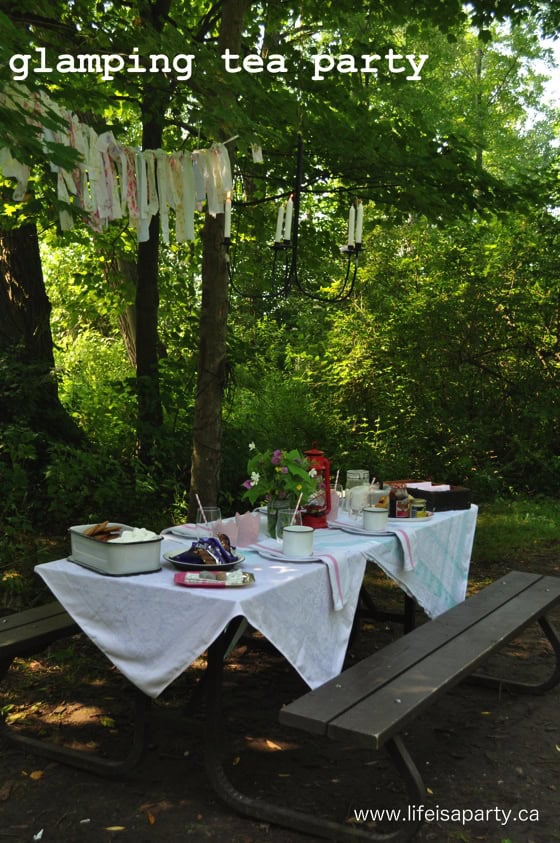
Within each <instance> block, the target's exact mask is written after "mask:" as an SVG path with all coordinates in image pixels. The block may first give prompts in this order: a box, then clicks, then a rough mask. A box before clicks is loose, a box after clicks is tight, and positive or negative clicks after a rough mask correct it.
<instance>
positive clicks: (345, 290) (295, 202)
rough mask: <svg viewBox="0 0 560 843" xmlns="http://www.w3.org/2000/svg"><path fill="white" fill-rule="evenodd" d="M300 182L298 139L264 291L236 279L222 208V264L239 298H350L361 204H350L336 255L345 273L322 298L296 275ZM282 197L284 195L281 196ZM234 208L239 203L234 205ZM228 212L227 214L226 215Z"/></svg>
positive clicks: (228, 228)
mask: <svg viewBox="0 0 560 843" xmlns="http://www.w3.org/2000/svg"><path fill="white" fill-rule="evenodd" d="M302 182H303V141H302V138H301V136H298V144H297V161H296V173H295V185H294V189H293V192H292V193H291V194H290V195H289V198H288V200H287V202H286V205H285V207H284V206H281V208H280V210H279V212H278V219H277V224H276V234H275V239H274V243H272V244H271V246H270V248H271V249H272V264H271V273H270V286H269V289H268V290H267V291H265V292H259V293H256V292H252V293H249V292H247V291H244V290H242V289H241V288H240V287H239V285H238V283H237V278H236V265H235V260H234V258H235V245H234V243H233V241H232V238H231V202H230V204H229V208H228V207H227V205H226V221H225V230H224V246H225V249H226V264H227V271H228V277H229V281H230V284H231V286H232V288H233V289H234V290H235V292H236V293H238V294H239V295H240V296H242V297H244V298H250V299H269V298H280V297H283V298H287V297H288V296H289V295H290V293H292V292H293V291H295V292H298V293H301V294H302V295H303V296H305V297H306V298H309V299H313V300H314V301H319V302H324V303H328V304H335V303H337V302H341V301H344V300H345V299H348V298H350V296H351V295H352V293H353V291H354V287H355V283H356V278H357V274H358V266H359V260H360V255H361V253H362V252H363V251H364V249H363V245H362V224H363V205H362V202H361V201H356V204H354V202H353V203H352V204H351V207H350V213H349V218H348V242H347V244H346V245H344V246H342V247H341V248H340V253H341V255H342V257H343V259H344V261H345V270H344V274H343V278H342V280H341V281H340V282H339V288H338V291H337V292H336V293H332V294H331V295H322V294H320V293H316V292H314V291H312V290H309V289H307V288H306V287H305V285H304V284H303V282H302V281H301V279H300V275H299V272H298V245H299V223H300V202H301V194H302ZM283 196H285V194H284V195H283ZM283 196H280V197H279V196H274V197H270V198H267V199H266V200H264V201H277V200H278V199H279V198H283ZM236 205H237V206H238V207H240V206H242V205H243V203H236ZM228 211H229V214H228Z"/></svg>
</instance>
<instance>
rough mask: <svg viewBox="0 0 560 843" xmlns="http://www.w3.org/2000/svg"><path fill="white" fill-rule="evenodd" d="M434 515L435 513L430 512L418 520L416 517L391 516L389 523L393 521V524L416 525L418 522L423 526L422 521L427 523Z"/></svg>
mask: <svg viewBox="0 0 560 843" xmlns="http://www.w3.org/2000/svg"><path fill="white" fill-rule="evenodd" d="M433 514H434V513H433V512H428V514H427V515H421V516H420V518H417V517H416V515H414V516H412V515H406V516H404V515H401V516H400V517H398V518H397V517H396V516H395V515H390V516H389V521H392V523H393V524H394V523H395V522H398V521H414V523H416V522H417V521H418V523H419V524H421V523H422V521H427V520H428V519H429V518H431V517H432V515H433Z"/></svg>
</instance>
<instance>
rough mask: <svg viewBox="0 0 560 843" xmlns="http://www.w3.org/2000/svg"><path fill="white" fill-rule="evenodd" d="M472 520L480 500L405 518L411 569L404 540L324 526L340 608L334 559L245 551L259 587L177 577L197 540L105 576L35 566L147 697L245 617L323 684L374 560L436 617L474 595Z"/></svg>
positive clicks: (309, 678)
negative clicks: (147, 568)
mask: <svg viewBox="0 0 560 843" xmlns="http://www.w3.org/2000/svg"><path fill="white" fill-rule="evenodd" d="M475 525H476V507H471V510H466V511H461V512H450V513H437V514H436V515H434V516H433V518H431V519H429V522H426V523H424V524H422V525H411V524H410V523H409V524H407V525H406V526H405V525H402V524H399V525H398V528H399V530H401V529H402V530H405V531H407V533H412V532H413V531H416V534H415V538H414V540H413V542H412V556H411V560H412V562H411V564H412V565H413V567H412V568H411V569H410V570H405V560H404V558H403V553H402V540H397V538H396V537H395V536H383V537H369V536H356V535H351V534H349V533H345V532H342V531H341V530H317V531H316V533H315V542H314V553H316V554H317V555H320V554H321V552H323V553H325V554H330V555H331V556H334V557H336V560H337V563H338V566H339V568H340V573H341V577H342V581H343V583H344V601H343V605H342V607H340V606H339V607H338V608H336V607H335V604H334V600H333V590H332V588H333V586H332V580H331V577H330V575H329V568H328V567H327V565H326V564H323V563H322V562H313V563H294V562H276V561H270V560H267V559H263V558H262V557H260V556H259V555H258V554H257V553H256V552H255V551H252V550H247V549H244V550H243V551H242V552H243V554H244V556H245V561H244V562H243V569H244V570H247V571H251V572H252V573H253V574H254V576H255V583H254V584H253V585H250V586H246V587H242V588H224V589H203V588H193V589H190V588H185V587H182V586H179V585H176V584H175V583H174V580H173V576H174V573H175V570H174V568H173V567H172V566H171V564H170V563H169V562H168V561H166V560H165V559H164V558H163V553H165V552H166V551H170V550H178V551H179V550H180V549H181V544H182V546H183V547H185V543H186V544H189V543H190V542H188V540H183V541H182V540H181V539H180V538H177V537H171V536H169V535H166V536H165V537H164V540H163V542H162V548H161V550H162V568H161V570H160V571H157V572H155V573H149V574H141V575H138V576H131V577H108V576H103V575H102V574H98V573H96V572H94V571H90V570H88V569H86V568H82V567H80V566H79V565H76V564H74V563H72V562H70V561H69V560H67V559H59V560H57V561H56V562H48V563H46V564H42V565H38V566H36V568H35V570H36V572H37V573H38V574H39V576H41V577H42V579H43V580H44V582H45V583H46V584H47V586H48V587H49V589H50V590H51V591H52V592H53V594H54V595H55V597H56V598H57V599H58V600H59V601H60V603H61V604H62V605H63V606H64V608H65V609H66V610H67V611H68V612H69V614H70V615H71V616H72V617H73V619H74V620H75V621H76V622H77V624H78V625H79V626H80V628H81V629H82V630H83V631H84V633H85V634H86V635H87V636H88V637H89V638H90V639H91V640H92V641H93V642H94V643H95V644H96V645H97V647H99V649H100V650H101V651H102V652H103V653H105V655H106V656H107V657H108V658H109V659H110V661H111V662H112V663H113V664H114V665H115V666H116V667H117V668H118V669H119V670H120V671H121V672H122V673H123V674H124V675H125V676H126V677H127V678H128V679H129V680H130V681H131V682H132V683H133V684H135V685H136V686H137V687H139V688H140V689H141V690H142V691H144V693H146V694H147V695H148V696H151V697H157V696H158V695H159V694H160V693H161V692H162V691H163V690H164V689H165V688H166V687H167V686H168V685H169V684H171V682H173V680H174V679H176V678H177V677H178V676H179V675H180V674H181V673H182V672H183V671H184V670H186V669H187V668H188V667H189V665H191V664H192V663H193V661H195V660H196V659H197V658H198V657H199V656H200V655H201V654H202V653H203V652H204V651H205V650H206V649H207V648H208V646H209V645H210V644H211V643H212V642H213V641H214V640H215V639H216V638H217V637H218V636H219V635H220V633H221V632H222V630H223V629H224V628H225V627H226V626H227V624H228V623H229V622H230V621H231V620H232V619H233V618H235V617H239V616H242V617H244V618H246V620H247V622H248V623H249V624H250V625H251V626H252V627H254V628H255V629H258V630H259V631H260V632H262V634H263V635H264V636H265V637H266V638H267V639H268V640H269V641H270V642H271V643H272V644H273V645H274V646H275V647H276V648H277V649H278V650H279V651H280V652H281V653H282V654H283V655H284V656H285V658H286V659H287V660H288V662H290V664H291V665H292V666H293V667H294V668H295V670H297V671H298V673H299V674H300V675H301V677H302V678H303V679H304V681H305V682H306V683H307V684H308V685H309V687H310V688H316V687H318V686H319V685H322V684H323V683H324V682H326V681H328V680H329V679H332V678H333V677H334V676H337V675H338V674H339V673H340V671H341V669H342V665H343V662H344V656H345V653H346V648H347V645H348V639H349V636H350V632H351V629H352V622H353V618H354V613H355V610H356V605H357V601H358V597H359V592H360V587H361V585H362V581H363V576H364V571H365V566H366V561H367V560H368V559H369V560H372V561H374V562H375V563H376V564H378V565H379V566H380V567H381V568H382V569H383V570H384V571H385V572H386V573H387V574H388V575H389V576H390V577H391V578H392V579H394V580H395V581H396V582H397V583H398V584H399V585H400V586H401V588H403V590H404V591H405V592H406V593H407V594H410V596H412V597H413V598H415V599H416V600H417V601H418V603H419V604H420V605H421V606H422V607H423V608H424V609H425V610H426V612H427V613H428V615H430V616H435V615H436V614H440V613H441V612H442V611H445V609H446V608H449V607H450V606H451V605H454V604H455V603H458V602H461V600H463V599H464V597H465V591H466V585H467V578H468V570H469V564H470V552H471V547H472V540H473V537H474V530H475Z"/></svg>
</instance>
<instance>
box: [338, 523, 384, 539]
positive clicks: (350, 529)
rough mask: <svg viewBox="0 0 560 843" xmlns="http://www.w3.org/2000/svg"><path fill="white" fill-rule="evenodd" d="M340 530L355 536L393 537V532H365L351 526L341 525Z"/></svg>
mask: <svg viewBox="0 0 560 843" xmlns="http://www.w3.org/2000/svg"><path fill="white" fill-rule="evenodd" d="M340 529H341V530H343V531H344V532H345V533H353V535H355V536H392V535H393V533H392V531H391V530H365V529H364V528H363V527H353V526H352V525H351V524H345V525H344V526H343V525H342V524H341V525H340Z"/></svg>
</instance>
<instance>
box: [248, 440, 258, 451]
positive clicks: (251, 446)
mask: <svg viewBox="0 0 560 843" xmlns="http://www.w3.org/2000/svg"><path fill="white" fill-rule="evenodd" d="M256 447H257V446H256V445H255V443H254V442H249V450H250V451H254V450H255V448H256Z"/></svg>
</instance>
